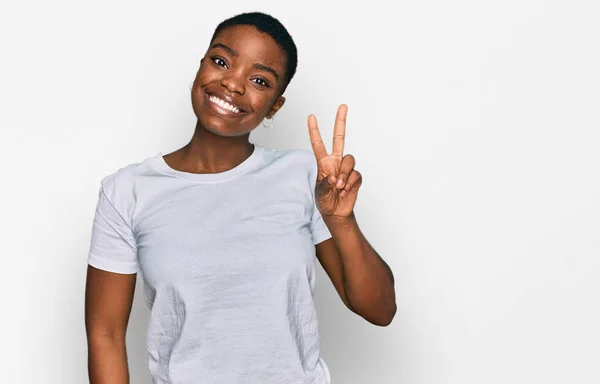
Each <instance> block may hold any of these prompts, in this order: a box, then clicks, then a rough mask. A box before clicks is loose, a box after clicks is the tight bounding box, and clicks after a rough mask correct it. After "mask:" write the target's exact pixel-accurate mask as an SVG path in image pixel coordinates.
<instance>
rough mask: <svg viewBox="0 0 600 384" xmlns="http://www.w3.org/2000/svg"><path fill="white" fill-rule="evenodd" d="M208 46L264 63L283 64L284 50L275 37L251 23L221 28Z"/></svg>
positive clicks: (284, 58)
mask: <svg viewBox="0 0 600 384" xmlns="http://www.w3.org/2000/svg"><path fill="white" fill-rule="evenodd" d="M210 48H211V49H222V50H224V51H227V52H228V53H229V54H230V55H232V56H239V57H244V58H247V59H252V60H253V61H259V62H263V63H265V64H273V65H274V64H279V65H282V66H283V65H284V63H285V60H286V55H285V51H284V50H283V48H281V47H280V46H279V44H277V42H276V41H275V39H273V37H271V35H269V34H268V33H265V32H261V31H259V30H258V29H257V28H256V27H254V26H252V25H236V26H233V27H228V28H226V29H224V30H222V31H221V32H219V34H218V35H217V36H215V39H214V40H213V42H212V43H211V47H210Z"/></svg>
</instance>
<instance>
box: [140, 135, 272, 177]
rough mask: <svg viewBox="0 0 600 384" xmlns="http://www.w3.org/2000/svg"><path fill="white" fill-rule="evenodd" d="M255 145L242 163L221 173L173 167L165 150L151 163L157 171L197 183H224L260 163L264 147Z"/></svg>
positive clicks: (152, 159)
mask: <svg viewBox="0 0 600 384" xmlns="http://www.w3.org/2000/svg"><path fill="white" fill-rule="evenodd" d="M253 145H254V150H253V151H252V153H251V154H250V156H248V158H247V159H246V160H244V161H242V162H241V163H240V164H238V165H237V166H235V167H233V168H231V169H230V170H227V171H224V172H219V173H191V172H184V171H179V170H177V169H174V168H171V167H170V166H169V164H167V162H166V161H165V159H164V158H163V156H164V155H165V153H164V152H160V153H159V154H158V155H156V156H155V157H153V158H151V163H152V166H153V167H154V168H155V169H156V170H157V171H159V172H161V173H163V174H166V175H170V176H174V177H177V178H180V179H184V180H189V181H192V182H196V183H222V182H225V181H228V180H232V179H235V178H236V177H239V176H241V175H243V174H245V173H247V172H248V171H250V170H252V169H253V168H254V167H255V166H256V164H258V163H259V160H260V154H261V153H262V151H263V147H261V146H259V145H258V144H254V143H253Z"/></svg>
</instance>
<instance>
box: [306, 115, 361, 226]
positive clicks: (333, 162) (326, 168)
mask: <svg viewBox="0 0 600 384" xmlns="http://www.w3.org/2000/svg"><path fill="white" fill-rule="evenodd" d="M347 114H348V107H347V106H346V105H344V104H342V105H340V106H339V108H338V110H337V115H336V118H335V125H334V128H333V150H332V153H331V154H327V150H326V149H325V144H324V143H323V139H321V133H320V132H319V127H318V126H317V118H316V117H315V115H310V116H309V117H308V132H309V135H310V142H311V145H312V149H313V152H314V154H315V157H316V158H317V182H316V185H315V200H316V203H317V207H318V208H319V211H320V212H321V215H323V216H329V217H336V218H340V219H347V218H349V217H351V216H352V215H353V210H354V204H355V203H356V197H357V195H358V189H359V188H360V186H361V184H362V176H361V174H360V173H359V172H358V171H355V170H354V164H355V160H354V156H352V155H345V156H343V155H342V154H343V152H344V137H345V134H346V115H347Z"/></svg>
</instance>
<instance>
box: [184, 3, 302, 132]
mask: <svg viewBox="0 0 600 384" xmlns="http://www.w3.org/2000/svg"><path fill="white" fill-rule="evenodd" d="M296 66H297V51H296V45H295V44H294V41H293V39H292V37H291V36H290V35H289V33H288V32H287V30H286V29H285V27H284V26H283V25H282V24H281V23H280V22H279V21H278V20H277V19H275V18H273V17H271V16H269V15H266V14H264V13H257V12H254V13H245V14H241V15H237V16H234V17H232V18H230V19H227V20H225V21H223V22H222V23H220V24H219V25H218V26H217V28H216V29H215V31H214V34H213V36H212V38H211V41H210V45H209V48H208V50H207V51H206V54H205V56H204V57H203V58H202V60H201V64H200V68H199V69H198V72H197V74H196V78H195V80H194V86H193V88H192V105H193V108H194V113H195V114H196V116H197V117H198V120H199V122H200V124H201V125H202V126H203V127H204V128H205V129H206V130H208V131H210V132H212V133H214V134H216V135H219V136H240V135H244V134H247V133H249V132H250V131H252V130H253V129H254V128H255V127H256V126H258V125H259V124H260V123H261V121H263V119H264V118H272V117H273V116H274V115H275V113H277V111H278V110H279V109H280V108H281V107H282V106H283V104H284V102H285V98H284V97H283V96H282V94H283V92H284V91H285V89H286V87H287V85H288V84H289V82H290V80H291V79H292V78H293V76H294V74H295V73H296Z"/></svg>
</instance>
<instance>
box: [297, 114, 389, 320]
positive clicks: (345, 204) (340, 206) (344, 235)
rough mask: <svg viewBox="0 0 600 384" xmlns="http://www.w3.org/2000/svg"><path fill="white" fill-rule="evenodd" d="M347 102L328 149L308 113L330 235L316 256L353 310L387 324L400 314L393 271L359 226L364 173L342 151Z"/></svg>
mask: <svg viewBox="0 0 600 384" xmlns="http://www.w3.org/2000/svg"><path fill="white" fill-rule="evenodd" d="M347 113H348V107H347V106H346V105H345V104H342V105H340V107H339V108H338V111H337V115H336V118H335V125H334V127H333V147H332V152H331V154H328V153H327V149H326V148H325V144H323V139H322V138H321V133H320V132H319V127H318V125H317V118H316V117H315V116H314V115H310V116H309V117H308V132H309V136H310V142H311V145H312V148H313V152H314V154H315V158H316V160H317V180H316V183H315V202H316V206H317V208H318V210H319V212H320V213H321V215H322V217H323V221H324V222H325V224H326V225H327V228H328V229H329V232H331V236H332V239H330V240H326V241H324V242H322V243H320V244H318V245H317V257H318V258H319V261H320V262H321V265H323V268H324V269H325V271H326V272H327V274H328V275H329V277H330V278H331V280H332V282H333V284H334V286H335V288H336V290H337V291H338V293H339V294H340V297H341V298H342V300H343V301H344V303H345V304H346V306H348V308H350V309H351V310H352V311H354V312H355V313H357V314H359V315H361V316H362V317H363V318H365V319H366V320H367V321H369V322H371V323H373V324H376V325H382V326H385V325H388V324H390V322H391V321H392V319H393V318H394V315H395V314H396V297H395V292H394V275H393V274H392V271H391V269H390V267H389V266H388V265H387V264H386V263H385V261H383V259H382V258H381V257H380V256H379V255H378V254H377V252H375V250H374V249H373V247H371V245H370V244H369V242H368V241H367V239H366V238H365V236H364V235H363V233H362V232H361V230H360V229H359V227H358V223H357V222H356V218H355V216H354V205H355V204H356V199H357V196H358V190H359V188H360V186H361V185H362V175H361V174H360V172H358V171H357V170H355V169H354V166H355V164H356V160H355V159H354V156H352V155H344V141H345V137H346V116H347Z"/></svg>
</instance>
